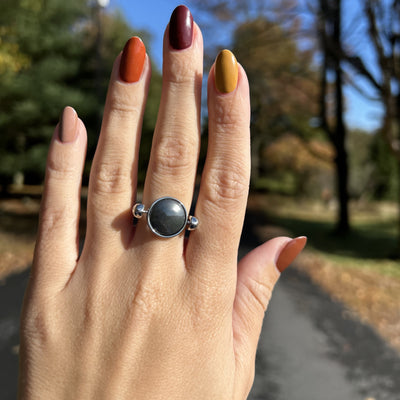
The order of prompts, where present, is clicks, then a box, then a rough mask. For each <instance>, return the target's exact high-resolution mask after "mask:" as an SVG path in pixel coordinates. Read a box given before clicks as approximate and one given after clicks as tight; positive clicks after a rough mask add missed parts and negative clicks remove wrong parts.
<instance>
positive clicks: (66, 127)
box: [58, 107, 78, 143]
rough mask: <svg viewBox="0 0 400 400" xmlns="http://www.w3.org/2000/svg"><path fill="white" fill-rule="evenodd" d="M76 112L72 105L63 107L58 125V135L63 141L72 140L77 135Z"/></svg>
mask: <svg viewBox="0 0 400 400" xmlns="http://www.w3.org/2000/svg"><path fill="white" fill-rule="evenodd" d="M77 122H78V114H77V113H76V111H75V110H74V109H73V108H72V107H65V108H64V110H63V112H62V114H61V117H60V125H59V127H58V136H59V138H60V140H61V142H63V143H70V142H73V141H74V140H75V138H76V135H77V129H76V123H77Z"/></svg>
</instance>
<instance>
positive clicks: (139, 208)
mask: <svg viewBox="0 0 400 400" xmlns="http://www.w3.org/2000/svg"><path fill="white" fill-rule="evenodd" d="M132 214H133V217H134V218H136V219H140V218H142V216H143V214H147V225H148V226H149V228H150V230H151V231H152V232H153V233H155V234H156V235H157V236H159V237H162V238H171V237H174V236H177V235H179V234H180V233H181V232H182V231H183V230H184V229H185V228H187V229H188V230H189V231H193V230H194V229H196V228H197V226H198V224H199V221H198V219H197V218H196V217H194V216H192V215H189V216H188V213H187V211H186V208H185V206H184V205H183V203H182V202H181V201H179V200H178V199H175V198H174V197H169V196H166V197H161V198H160V199H157V200H156V201H155V202H154V203H153V204H152V205H151V206H150V208H149V209H148V210H146V209H145V206H144V204H142V203H136V204H135V205H134V206H133V208H132Z"/></svg>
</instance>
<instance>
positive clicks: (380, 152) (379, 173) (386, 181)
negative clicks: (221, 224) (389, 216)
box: [370, 134, 399, 200]
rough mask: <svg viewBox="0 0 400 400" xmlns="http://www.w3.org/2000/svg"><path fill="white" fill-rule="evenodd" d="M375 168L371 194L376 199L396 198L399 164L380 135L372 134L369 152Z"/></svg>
mask: <svg viewBox="0 0 400 400" xmlns="http://www.w3.org/2000/svg"><path fill="white" fill-rule="evenodd" d="M370 157H371V158H372V160H373V162H374V164H375V168H374V171H373V175H372V177H373V181H374V186H373V190H372V194H373V196H374V198H376V199H378V200H398V193H399V165H398V162H397V161H396V158H395V157H393V156H392V153H391V151H390V148H389V145H388V143H387V142H386V141H385V140H384V138H383V137H382V135H380V134H377V135H374V138H373V141H372V143H371V154H370Z"/></svg>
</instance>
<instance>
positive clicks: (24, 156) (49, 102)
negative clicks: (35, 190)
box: [0, 0, 161, 189]
mask: <svg viewBox="0 0 400 400" xmlns="http://www.w3.org/2000/svg"><path fill="white" fill-rule="evenodd" d="M2 1H3V0H2ZM4 1H6V3H7V5H6V7H5V8H4V13H3V10H2V13H1V14H0V43H1V46H0V48H1V50H0V131H1V135H0V178H1V181H2V184H3V185H2V186H3V189H4V188H6V187H7V184H8V183H10V182H11V181H12V180H13V177H15V175H16V174H19V175H20V176H21V175H23V176H24V178H25V182H28V183H40V182H41V181H42V179H43V171H44V167H45V162H46V154H47V148H48V143H49V140H50V137H51V135H52V132H53V129H54V126H55V125H56V123H57V121H58V118H59V113H60V111H61V110H62V108H63V107H64V106H65V105H67V104H68V105H72V106H73V107H75V108H76V109H77V111H78V112H79V115H80V117H81V118H82V119H83V121H84V122H85V124H86V126H87V128H88V136H89V146H88V165H90V161H91V158H92V156H93V153H94V149H95V147H96V144H97V136H98V132H99V121H100V119H101V115H102V110H103V106H104V100H105V93H106V89H107V84H108V79H109V73H110V71H111V66H112V63H113V61H114V59H115V57H116V55H117V54H118V53H119V52H120V51H121V49H122V48H123V46H124V44H125V42H126V40H127V39H128V38H129V37H130V36H132V35H134V34H138V32H137V31H136V32H135V31H134V30H133V29H132V28H131V27H129V25H128V24H127V23H126V21H125V20H124V19H123V18H122V16H121V15H119V14H108V13H101V14H100V15H98V16H99V19H98V20H96V19H94V18H93V15H92V14H93V7H92V5H91V4H92V2H90V1H89V0H87V1H81V0H70V1H68V2H65V1H62V0H47V1H43V0H13V1H10V0H4ZM99 27H101V28H102V29H101V35H99V34H98V33H99V32H100V30H99ZM139 35H140V36H142V37H144V39H145V40H146V38H147V40H146V42H149V36H148V35H146V33H144V32H140V33H139ZM160 80H161V79H160V74H159V73H158V71H157V69H156V68H154V69H153V86H152V89H151V91H150V95H149V98H148V104H149V107H148V112H147V114H146V116H145V121H144V124H143V126H144V131H145V132H146V133H147V134H146V135H144V137H145V142H146V140H147V142H149V141H150V140H151V139H147V138H148V136H150V138H151V133H152V131H153V129H154V125H155V119H156V118H155V115H156V108H157V105H158V102H159V93H160V91H161V89H160V88H161V83H160ZM145 144H146V143H145ZM145 147H146V146H145ZM147 147H149V144H147ZM144 154H145V153H144ZM141 162H143V163H145V162H146V157H142V158H141ZM85 181H87V175H86V178H85Z"/></svg>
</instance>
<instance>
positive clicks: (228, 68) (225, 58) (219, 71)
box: [215, 49, 238, 93]
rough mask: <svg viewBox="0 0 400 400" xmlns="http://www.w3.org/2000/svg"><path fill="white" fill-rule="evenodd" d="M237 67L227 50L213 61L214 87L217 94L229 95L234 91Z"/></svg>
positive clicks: (233, 57)
mask: <svg viewBox="0 0 400 400" xmlns="http://www.w3.org/2000/svg"><path fill="white" fill-rule="evenodd" d="M237 81H238V65H237V61H236V58H235V56H234V55H233V53H232V52H231V51H229V50H226V49H225V50H222V51H220V52H219V54H218V56H217V59H216V61H215V85H216V87H217V89H218V91H219V92H221V93H230V92H232V91H233V90H235V89H236V85H237Z"/></svg>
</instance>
